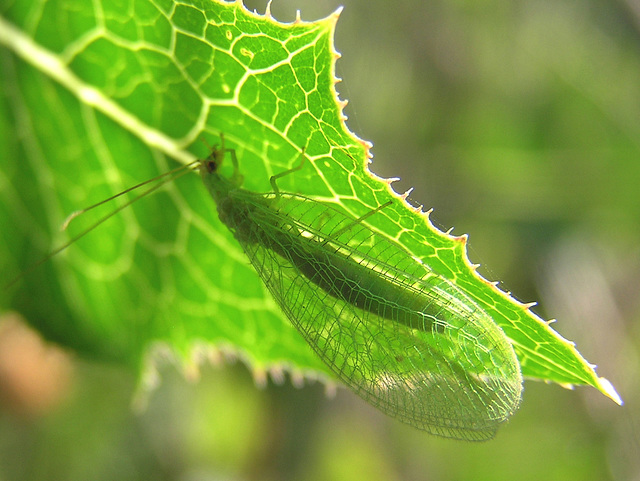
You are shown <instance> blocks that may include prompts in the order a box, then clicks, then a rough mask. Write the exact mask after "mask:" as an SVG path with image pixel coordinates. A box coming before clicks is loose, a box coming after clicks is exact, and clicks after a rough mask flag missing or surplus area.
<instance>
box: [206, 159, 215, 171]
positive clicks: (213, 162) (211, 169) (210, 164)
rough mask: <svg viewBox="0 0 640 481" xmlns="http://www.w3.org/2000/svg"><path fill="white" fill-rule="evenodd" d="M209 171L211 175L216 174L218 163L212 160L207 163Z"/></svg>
mask: <svg viewBox="0 0 640 481" xmlns="http://www.w3.org/2000/svg"><path fill="white" fill-rule="evenodd" d="M207 170H208V171H209V173H212V172H215V171H216V170H218V163H217V162H216V161H215V160H210V161H208V162H207Z"/></svg>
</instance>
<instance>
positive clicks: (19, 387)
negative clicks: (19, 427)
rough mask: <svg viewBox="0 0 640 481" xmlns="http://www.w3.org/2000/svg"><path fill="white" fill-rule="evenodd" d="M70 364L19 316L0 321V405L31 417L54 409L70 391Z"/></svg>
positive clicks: (6, 317)
mask: <svg viewBox="0 0 640 481" xmlns="http://www.w3.org/2000/svg"><path fill="white" fill-rule="evenodd" d="M71 375H72V363H71V359H70V357H69V355H68V354H67V353H66V352H64V351H63V350H62V349H60V348H57V347H55V346H53V345H51V344H49V343H47V342H45V341H44V340H43V339H42V338H41V337H40V335H39V334H38V333H37V332H36V331H34V330H33V329H31V328H30V327H28V326H27V324H26V323H25V322H24V321H23V320H22V318H21V317H20V315H18V314H16V313H8V314H4V315H3V316H2V317H1V318H0V402H2V404H5V405H6V406H7V407H9V408H10V409H12V410H13V411H15V412H16V413H17V414H19V415H22V416H26V417H32V416H38V415H42V414H44V413H46V412H48V411H50V410H51V409H53V408H54V407H55V406H56V405H57V404H58V403H59V402H60V401H61V400H62V399H63V398H64V396H65V394H66V393H67V392H68V391H69V388H70V385H71Z"/></svg>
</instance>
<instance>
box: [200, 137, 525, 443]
mask: <svg viewBox="0 0 640 481" xmlns="http://www.w3.org/2000/svg"><path fill="white" fill-rule="evenodd" d="M227 155H228V156H229V157H230V158H231V161H232V163H233V173H232V175H231V176H230V177H228V178H225V177H224V176H222V175H221V174H220V166H221V165H222V163H223V161H224V160H225V157H226V156H227ZM303 159H304V157H303ZM303 162H304V161H303ZM303 162H301V164H300V165H299V166H298V167H295V168H293V169H290V170H288V171H285V172H283V173H280V174H278V175H275V176H273V177H271V179H270V181H271V186H272V188H273V192H271V193H255V192H251V191H249V190H246V189H243V188H242V187H241V184H242V181H243V177H242V175H241V174H240V170H239V163H238V159H237V157H236V153H235V151H234V150H233V149H227V148H226V147H225V145H224V137H223V136H221V146H220V148H214V149H212V151H211V154H210V155H209V157H207V158H206V159H205V160H204V161H203V162H202V163H201V164H200V174H201V176H202V180H203V182H204V184H205V186H206V187H207V189H208V190H209V192H210V194H211V196H212V197H213V199H214V201H215V203H216V204H217V211H218V216H219V218H220V220H221V221H222V223H224V224H225V225H226V226H227V227H228V228H229V229H230V230H231V231H232V232H233V234H234V236H235V238H236V239H237V241H238V242H239V243H240V245H241V246H242V248H243V250H244V252H245V253H246V254H247V256H248V257H249V260H250V261H251V264H252V265H253V267H254V268H255V270H256V272H257V273H258V275H259V276H260V278H261V279H262V281H263V282H264V284H265V285H266V287H267V288H268V289H269V291H270V292H271V294H272V296H273V298H274V299H275V300H276V302H277V304H278V305H279V306H280V308H281V309H282V311H283V312H284V313H285V314H286V316H287V318H288V319H289V320H290V321H291V323H292V324H293V325H294V326H295V327H296V328H297V330H298V331H299V332H300V334H302V336H303V337H304V338H305V339H306V341H307V342H308V344H309V345H310V346H311V348H312V349H313V350H314V351H315V352H316V354H317V355H318V356H319V357H320V358H321V359H322V360H323V361H324V362H325V363H326V365H327V366H328V367H329V368H330V369H331V371H332V372H333V373H334V374H335V375H336V376H337V377H338V378H339V379H340V380H341V381H342V382H344V383H345V384H346V385H347V386H349V387H350V388H351V389H352V390H353V391H354V392H355V393H356V394H358V395H359V396H360V397H362V398H363V399H364V400H365V401H367V402H369V403H370V404H372V405H374V406H375V407H377V408H378V409H380V410H381V411H383V412H385V413H387V414H389V415H391V416H393V417H395V418H397V419H399V420H400V421H403V422H405V423H407V424H410V425H412V426H414V427H416V428H419V429H422V430H425V431H427V432H429V433H431V434H435V435H439V436H444V437H450V438H456V439H466V440H486V439H490V438H491V437H493V436H494V435H495V432H496V430H497V429H498V427H499V426H500V424H502V423H503V422H505V421H506V420H507V419H508V418H509V417H510V416H511V415H512V414H513V413H514V412H515V410H516V409H517V408H518V406H519V403H520V397H521V391H522V377H521V374H520V368H519V364H518V361H517V359H516V357H515V354H514V351H513V348H512V346H511V345H510V343H509V341H508V340H507V338H506V336H505V335H504V333H503V332H502V330H501V329H500V328H499V327H498V326H497V325H496V324H495V323H494V322H493V321H492V319H491V318H490V317H489V316H488V315H487V313H486V312H484V311H483V310H482V309H481V308H480V307H479V306H478V305H477V304H476V303H475V302H474V301H473V300H472V299H470V298H469V296H467V295H466V294H465V293H464V292H462V291H461V290H460V289H459V288H458V287H456V286H455V285H454V284H453V283H451V282H450V281H448V280H447V279H445V278H443V277H441V276H439V275H437V274H436V273H434V272H433V271H432V270H431V269H429V268H428V267H427V266H426V265H425V264H423V263H421V262H420V261H418V260H417V259H416V258H414V257H413V256H411V255H410V254H409V253H408V252H407V251H406V250H404V249H403V248H402V247H400V246H399V245H398V244H396V243H395V242H393V241H392V240H390V239H388V238H387V237H386V236H383V235H382V234H379V233H377V232H375V231H374V230H372V229H371V228H369V227H367V225H366V220H367V218H370V217H371V216H374V215H379V212H380V211H381V210H382V209H383V208H385V207H386V206H387V204H384V205H383V206H381V207H379V208H378V209H374V210H372V211H371V212H369V213H368V214H366V215H365V216H363V217H360V218H358V219H353V218H350V217H349V216H347V215H346V214H344V213H343V212H342V211H340V210H338V209H336V208H335V207H332V206H330V205H328V204H326V203H322V202H319V201H316V200H313V199H311V198H308V197H304V196H302V195H297V194H291V193H284V192H280V189H279V188H278V185H277V179H278V178H281V177H283V176H284V175H288V174H290V173H292V172H293V171H296V170H299V169H301V168H302V166H303Z"/></svg>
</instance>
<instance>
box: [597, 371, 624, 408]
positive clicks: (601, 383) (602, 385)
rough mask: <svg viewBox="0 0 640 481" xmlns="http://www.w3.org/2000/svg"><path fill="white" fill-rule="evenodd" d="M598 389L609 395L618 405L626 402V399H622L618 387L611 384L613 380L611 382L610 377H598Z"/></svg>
mask: <svg viewBox="0 0 640 481" xmlns="http://www.w3.org/2000/svg"><path fill="white" fill-rule="evenodd" d="M598 389H599V390H600V392H601V393H602V394H604V395H605V396H607V397H608V398H609V399H611V400H612V401H613V402H614V403H616V404H617V405H618V406H622V405H623V404H624V401H623V400H622V398H621V397H620V395H619V394H618V391H616V388H615V387H613V384H611V382H609V380H608V379H606V378H604V377H599V378H598Z"/></svg>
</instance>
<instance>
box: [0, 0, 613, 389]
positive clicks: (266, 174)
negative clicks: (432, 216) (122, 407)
mask: <svg viewBox="0 0 640 481" xmlns="http://www.w3.org/2000/svg"><path fill="white" fill-rule="evenodd" d="M0 8H1V9H2V10H1V12H2V13H1V17H0V43H1V44H2V51H1V52H0V54H1V55H2V61H1V62H0V65H1V68H2V71H1V75H0V82H2V92H3V94H4V95H3V98H2V107H1V110H0V112H1V115H0V122H1V124H0V135H1V136H2V137H1V138H0V142H1V143H2V145H4V146H5V152H6V155H5V159H4V160H3V161H2V164H1V171H0V198H1V202H0V222H1V225H2V226H3V228H2V233H1V234H0V243H1V244H2V246H1V252H2V258H1V259H0V262H1V264H0V266H1V268H2V271H3V272H5V273H9V274H8V276H9V277H10V276H12V275H14V274H18V273H20V272H23V271H24V270H25V269H26V268H27V266H29V265H30V264H32V263H33V262H35V261H36V260H37V259H39V258H41V257H42V256H43V255H45V254H46V253H47V252H49V251H51V250H52V249H54V248H55V247H57V246H59V245H62V244H63V243H64V242H65V241H66V240H68V239H69V238H70V237H71V236H73V235H74V234H75V233H77V232H80V231H81V230H82V228H83V227H82V224H83V223H84V224H85V225H90V224H91V223H92V222H93V221H94V220H95V218H97V217H99V216H100V215H102V214H100V213H96V214H95V216H94V217H92V218H88V217H91V216H92V215H93V214H91V215H89V214H87V215H86V216H84V218H82V219H78V220H76V221H74V222H73V223H72V225H71V227H70V230H71V232H70V233H67V232H60V231H59V226H60V225H61V224H62V223H63V221H64V219H65V218H66V216H67V215H68V214H69V213H71V212H73V211H74V210H76V209H78V208H80V207H84V206H87V205H90V204H92V203H95V202H98V201H100V200H102V199H103V198H106V197H108V196H110V195H113V194H115V193H117V192H119V191H121V190H123V189H124V188H126V187H129V186H131V185H133V184H135V183H137V182H140V181H142V180H145V179H148V178H150V177H152V176H154V175H157V174H158V173H162V172H166V171H168V170H170V169H171V168H173V167H175V166H176V161H177V162H182V163H186V162H189V161H191V160H194V159H196V158H199V157H204V156H205V155H206V154H207V153H208V148H207V147H206V146H205V145H204V143H201V142H199V140H198V139H200V138H204V139H206V140H207V141H208V142H209V143H215V142H216V141H217V139H218V137H219V134H220V133H221V132H222V133H224V134H225V136H226V138H227V140H228V143H229V144H230V146H231V147H233V148H234V149H235V150H236V152H237V155H238V158H239V159H240V165H241V170H242V172H243V173H244V176H245V183H244V187H245V188H246V189H247V190H251V191H254V192H266V191H269V190H270V185H269V178H270V176H271V175H273V174H275V173H278V172H281V171H283V170H286V169H287V168H289V167H290V166H291V165H292V164H293V163H294V162H295V161H296V160H297V158H298V157H299V155H300V151H301V149H303V148H305V149H306V150H305V152H306V154H307V156H308V157H309V158H310V160H311V161H312V164H313V168H309V169H304V170H303V171H301V172H298V173H296V174H295V175H290V176H287V177H286V178H283V179H281V182H280V184H279V185H280V187H281V189H282V190H283V191H288V192H298V193H302V194H304V195H306V196H309V197H313V198H315V199H317V200H320V201H326V202H331V203H332V204H333V205H336V204H338V205H340V206H341V208H342V209H344V211H345V213H347V214H349V215H350V216H353V217H358V216H361V215H363V214H364V213H366V212H368V211H370V210H371V209H373V208H375V207H377V206H379V205H381V204H383V203H384V202H386V201H387V200H389V199H393V205H392V206H390V207H389V208H388V209H389V213H388V215H387V216H384V218H381V220H379V221H375V222H372V225H373V226H374V227H375V228H376V229H377V230H378V231H379V232H381V233H384V234H386V235H388V236H390V237H392V238H394V239H396V240H397V241H398V242H399V243H400V244H402V245H403V246H404V247H405V248H406V249H407V250H408V251H409V252H411V253H412V254H413V255H414V256H416V257H417V258H419V259H421V260H422V261H423V262H424V263H425V264H427V265H428V266H429V267H430V268H431V269H432V270H433V271H434V272H436V273H437V274H439V275H441V276H443V277H445V278H446V279H449V280H450V281H452V282H453V283H455V284H456V285H457V286H458V288H460V289H461V290H462V291H463V292H465V293H466V294H467V295H468V296H469V297H471V298H472V299H473V300H474V301H475V302H477V303H478V304H479V305H480V306H481V307H482V308H483V309H485V310H486V311H487V312H488V313H489V314H490V315H491V316H492V317H493V319H494V321H495V322H496V323H497V324H498V325H499V326H500V327H501V328H502V329H503V330H504V332H505V334H506V335H507V336H508V338H509V339H510V341H511V343H512V345H513V347H514V349H515V352H516V354H517V356H518V360H519V362H520V365H521V369H522V374H523V375H524V376H525V377H527V378H532V379H539V380H544V381H551V382H556V383H560V384H565V385H574V384H587V385H591V386H594V387H596V388H597V389H599V390H600V391H602V392H603V393H605V394H606V395H608V396H609V397H611V398H612V399H614V400H616V401H618V400H619V398H618V397H617V394H616V392H615V390H614V389H613V387H612V386H611V385H610V384H609V383H608V382H607V381H606V380H605V379H603V378H599V377H598V376H597V375H596V373H595V371H594V369H593V367H592V366H591V365H589V364H588V363H587V362H586V361H585V360H584V359H583V358H582V357H581V356H580V354H579V353H578V352H577V350H576V349H575V348H574V346H573V345H572V344H571V343H569V342H567V341H566V340H564V339H563V338H561V337H560V336H559V335H558V334H557V333H555V332H554V331H553V330H552V329H551V328H550V327H549V325H548V324H547V323H545V322H543V321H542V320H541V319H539V318H538V317H537V316H536V315H535V314H533V313H532V312H531V311H530V310H529V309H528V306H526V305H523V304H521V303H519V302H517V301H515V300H514V299H513V298H511V297H510V296H508V295H506V294H504V293H503V292H501V291H500V290H498V289H497V288H496V287H495V286H494V285H493V284H491V283H489V282H487V281H485V280H484V279H482V278H481V277H480V276H479V275H478V274H477V273H476V272H475V268H474V267H473V266H471V265H470V264H469V261H468V259H467V256H466V248H465V244H466V237H452V236H450V235H447V234H445V233H442V232H440V231H438V230H437V229H436V228H434V227H433V226H432V225H431V223H430V222H429V220H428V218H427V216H425V215H424V214H422V213H421V212H420V211H418V210H416V209H413V208H411V207H410V206H408V205H407V204H406V203H405V202H404V200H403V199H402V198H401V197H400V196H398V195H396V194H394V193H393V191H392V190H391V189H390V188H389V182H387V181H384V180H381V179H379V178H376V177H375V176H374V175H372V174H371V173H369V172H368V170H367V167H366V166H367V162H368V160H367V156H368V145H367V144H366V143H365V142H363V141H361V140H359V139H358V138H357V137H356V136H355V135H354V134H352V133H351V132H350V131H349V130H348V129H347V128H346V126H345V124H344V120H343V115H342V110H341V109H342V104H341V102H340V101H339V100H338V98H337V95H336V92H335V88H334V86H335V83H336V80H335V76H334V64H335V60H336V58H337V54H336V52H335V50H334V47H333V33H334V27H335V24H336V21H337V19H338V12H336V13H334V14H333V15H331V16H329V17H328V18H326V19H324V20H320V21H317V22H310V23H309V22H303V21H300V20H298V21H296V22H294V23H292V24H280V23H278V22H276V21H275V20H274V19H272V18H271V16H270V14H269V12H267V14H266V15H264V16H260V15H257V14H253V13H250V12H249V11H247V10H246V9H245V8H244V7H243V6H242V5H241V4H240V3H238V2H236V3H225V2H219V1H214V2H210V1H205V2H198V1H195V0H194V1H192V2H182V3H180V4H174V3H171V2H169V1H166V2H156V3H151V2H148V1H145V0H136V1H130V2H124V1H123V2H108V3H106V4H101V5H100V8H101V9H100V10H93V8H97V4H87V3H86V2H79V1H73V0H59V1H51V2H46V3H44V4H42V3H37V4H33V3H31V2H26V1H24V0H19V1H16V2H14V3H12V4H10V5H3V6H2V7H0ZM385 212H386V211H385ZM385 219H387V220H385ZM390 219H391V220H390ZM1 296H2V306H4V307H7V308H12V309H15V310H17V311H19V312H21V313H22V314H23V315H24V316H25V317H26V318H27V319H28V320H29V322H30V323H31V324H32V325H34V326H36V327H37V328H38V329H39V330H40V331H41V332H42V333H44V334H45V335H46V336H47V337H49V338H50V339H53V340H55V341H57V342H59V343H61V344H63V345H66V346H69V347H71V348H73V349H75V350H77V351H79V352H82V353H85V354H87V355H91V356H94V357H102V358H107V359H112V360H117V361H120V362H128V363H132V364H138V365H139V364H142V363H144V362H152V361H153V359H154V357H156V356H157V355H158V353H162V352H170V353H172V354H173V355H177V356H178V357H179V358H180V359H182V360H183V361H182V362H183V363H184V364H185V365H186V366H190V362H191V360H194V361H195V360H197V356H198V355H200V354H202V353H204V354H206V355H216V354H218V355H219V354H220V353H229V354H232V355H234V356H239V357H241V358H242V359H244V360H245V361H246V362H247V363H248V364H249V365H250V366H251V368H252V369H253V371H254V373H255V375H256V377H257V378H258V379H263V378H264V376H265V374H266V372H268V371H272V372H273V373H278V372H280V371H281V370H283V369H286V370H289V371H293V372H295V373H298V375H299V374H302V375H305V376H320V377H322V378H326V377H327V376H328V375H327V369H326V367H325V366H324V365H323V363H322V362H320V361H319V360H318V358H317V357H316V356H315V355H314V354H313V353H312V351H311V350H310V349H309V347H308V346H307V345H306V343H305V341H304V340H303V339H302V337H301V336H300V335H299V334H298V333H297V331H296V330H295V329H294V328H293V327H292V326H291V325H290V323H289V322H288V321H287V320H286V319H285V318H284V317H283V315H282V313H281V312H280V311H279V309H278V308H277V306H276V305H275V303H274V301H273V300H272V299H271V298H270V297H269V294H268V292H267V291H266V288H265V287H264V285H262V283H261V282H260V280H259V278H258V276H257V275H256V273H255V272H254V271H253V270H252V268H251V266H250V265H249V264H248V261H247V259H246V257H245V256H244V254H243V252H242V250H241V248H240V247H239V245H238V244H237V243H236V242H235V240H234V239H233V237H232V235H231V234H230V233H229V232H228V231H227V230H226V229H225V227H224V226H223V225H222V224H221V223H220V222H219V220H218V219H217V217H216V213H215V205H214V203H213V201H212V200H211V199H210V197H209V196H208V194H207V193H206V191H205V189H204V188H203V187H202V185H201V181H200V179H199V178H198V177H197V176H196V175H189V176H185V177H183V178H181V179H179V180H177V181H176V182H173V183H170V184H167V185H166V187H164V188H163V189H162V192H161V193H159V194H156V195H153V196H149V197H147V198H145V199H144V200H142V201H139V202H136V203H135V205H133V206H132V207H131V208H130V209H126V210H124V211H123V212H122V213H121V214H119V215H117V216H114V217H113V218H112V219H110V220H109V221H108V222H106V223H105V224H103V225H101V226H100V228H99V229H96V230H95V231H93V232H92V233H91V234H89V235H87V236H86V237H85V238H83V239H82V240H80V241H78V242H77V243H76V244H74V245H73V246H72V247H71V248H69V249H67V250H66V251H65V252H64V253H62V254H59V255H57V256H55V257H54V258H53V259H51V260H50V261H48V262H46V263H45V264H44V265H42V266H39V267H38V268H37V269H34V270H33V271H30V272H29V273H28V274H26V275H25V277H24V278H22V279H21V280H20V281H19V283H18V284H17V286H15V287H13V288H12V289H10V290H5V291H3V292H2V294H1Z"/></svg>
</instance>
